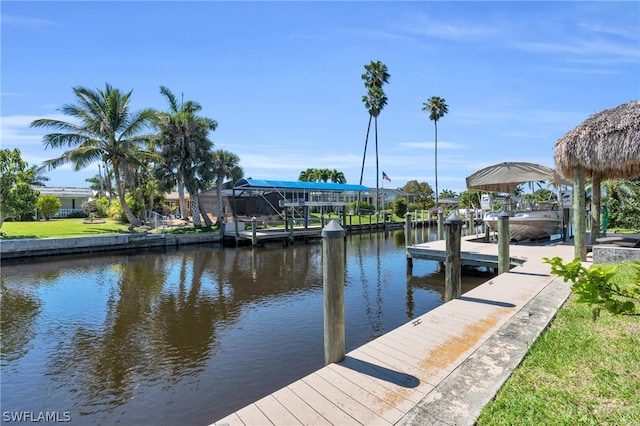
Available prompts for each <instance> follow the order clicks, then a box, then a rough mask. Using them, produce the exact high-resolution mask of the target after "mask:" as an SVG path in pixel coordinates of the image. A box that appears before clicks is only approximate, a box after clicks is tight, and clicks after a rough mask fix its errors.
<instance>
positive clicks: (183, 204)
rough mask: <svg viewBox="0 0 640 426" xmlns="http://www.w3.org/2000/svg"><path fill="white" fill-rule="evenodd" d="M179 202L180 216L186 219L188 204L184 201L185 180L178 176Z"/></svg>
mask: <svg viewBox="0 0 640 426" xmlns="http://www.w3.org/2000/svg"><path fill="white" fill-rule="evenodd" d="M178 202H179V204H180V215H181V216H182V217H183V218H185V217H186V216H187V203H186V202H185V200H184V179H183V177H182V176H181V175H180V174H178Z"/></svg>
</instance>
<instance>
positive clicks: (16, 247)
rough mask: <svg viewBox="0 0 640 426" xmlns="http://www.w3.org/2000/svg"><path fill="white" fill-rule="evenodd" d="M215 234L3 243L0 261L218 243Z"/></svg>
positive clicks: (28, 240) (147, 235)
mask: <svg viewBox="0 0 640 426" xmlns="http://www.w3.org/2000/svg"><path fill="white" fill-rule="evenodd" d="M221 241H222V240H221V237H220V234H219V233H218V232H203V233H197V234H177V235H176V234H113V235H100V236H95V237H73V238H40V239H18V240H3V241H1V242H0V259H2V260H7V259H23V258H31V257H39V256H50V255H59V254H74V253H95V252H103V251H111V250H131V249H150V248H160V247H175V246H180V245H187V244H207V243H220V242H221Z"/></svg>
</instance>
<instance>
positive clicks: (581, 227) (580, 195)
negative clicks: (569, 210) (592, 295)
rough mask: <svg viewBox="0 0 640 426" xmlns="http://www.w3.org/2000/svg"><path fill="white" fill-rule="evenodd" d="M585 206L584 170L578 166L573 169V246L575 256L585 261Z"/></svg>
mask: <svg viewBox="0 0 640 426" xmlns="http://www.w3.org/2000/svg"><path fill="white" fill-rule="evenodd" d="M584 208H585V199H584V172H583V171H582V168H580V167H576V168H575V169H574V171H573V228H574V232H575V239H574V240H573V246H574V257H575V258H580V260H581V261H583V262H584V261H586V260H587V245H586V242H585V239H586V235H585V234H586V231H587V229H586V228H587V226H586V225H587V223H586V220H585V219H586V218H585V211H584ZM598 208H599V207H598Z"/></svg>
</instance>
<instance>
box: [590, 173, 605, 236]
mask: <svg viewBox="0 0 640 426" xmlns="http://www.w3.org/2000/svg"><path fill="white" fill-rule="evenodd" d="M600 182H601V179H600V175H599V174H597V173H594V174H593V178H592V180H591V192H592V194H591V245H595V244H596V239H597V238H599V237H600V205H601V204H602V203H601V200H600V191H601V188H600Z"/></svg>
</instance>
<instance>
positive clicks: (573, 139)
mask: <svg viewBox="0 0 640 426" xmlns="http://www.w3.org/2000/svg"><path fill="white" fill-rule="evenodd" d="M553 159H554V161H555V164H556V171H557V172H558V173H560V174H561V175H562V176H564V177H566V178H568V179H572V178H573V172H574V169H575V168H576V167H580V168H581V169H582V170H583V171H584V173H585V177H587V178H590V177H593V176H594V175H598V176H600V177H601V178H602V179H630V178H632V177H635V176H640V101H633V102H629V103H627V104H622V105H620V106H617V107H615V108H611V109H606V110H604V111H600V112H598V113H595V114H593V115H592V116H591V117H589V118H588V119H586V120H585V121H584V122H583V123H582V124H580V125H578V126H576V127H575V128H574V129H573V130H571V131H570V132H569V133H567V134H566V135H564V136H563V137H562V138H560V139H558V141H557V142H556V145H555V154H554V156H553Z"/></svg>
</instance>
